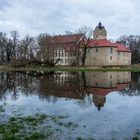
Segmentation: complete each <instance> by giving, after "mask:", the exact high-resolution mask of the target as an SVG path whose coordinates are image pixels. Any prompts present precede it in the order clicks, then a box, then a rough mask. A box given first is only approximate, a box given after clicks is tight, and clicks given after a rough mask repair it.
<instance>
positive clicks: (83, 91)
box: [0, 71, 140, 140]
mask: <svg viewBox="0 0 140 140" xmlns="http://www.w3.org/2000/svg"><path fill="white" fill-rule="evenodd" d="M139 138H140V73H131V72H61V71H60V72H50V73H45V74H38V73H33V72H30V73H29V72H25V73H23V72H20V73H19V72H8V73H6V72H0V139H11V140H13V139H17V140H18V139H23V140H24V139H26V140H27V139H41V140H44V139H45V140H46V139H49V140H54V139H60V140H65V139H68V140H69V139H70V140H71V139H72V140H83V139H85V140H86V139H88V140H91V139H97V140H101V139H105V140H109V139H117V140H118V139H120V140H121V139H139Z"/></svg>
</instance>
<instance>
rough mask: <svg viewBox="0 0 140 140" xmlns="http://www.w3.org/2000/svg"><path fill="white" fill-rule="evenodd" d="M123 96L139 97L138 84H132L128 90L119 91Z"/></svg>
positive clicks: (139, 89)
mask: <svg viewBox="0 0 140 140" xmlns="http://www.w3.org/2000/svg"><path fill="white" fill-rule="evenodd" d="M119 93H120V95H123V96H140V84H137V83H132V84H131V85H129V86H128V88H125V89H123V90H122V91H119Z"/></svg>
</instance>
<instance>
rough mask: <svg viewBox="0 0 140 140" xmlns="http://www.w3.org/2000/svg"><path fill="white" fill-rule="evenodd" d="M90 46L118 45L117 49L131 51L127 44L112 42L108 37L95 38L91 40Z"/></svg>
mask: <svg viewBox="0 0 140 140" xmlns="http://www.w3.org/2000/svg"><path fill="white" fill-rule="evenodd" d="M88 45H89V47H116V48H117V51H127V52H131V50H129V49H128V48H127V47H126V46H124V45H121V44H118V43H112V42H111V41H109V40H107V39H100V40H95V39H92V40H90V42H89V44H88Z"/></svg>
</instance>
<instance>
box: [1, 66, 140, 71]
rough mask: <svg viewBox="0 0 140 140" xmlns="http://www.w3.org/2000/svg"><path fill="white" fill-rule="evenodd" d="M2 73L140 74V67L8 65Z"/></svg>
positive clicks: (2, 69)
mask: <svg viewBox="0 0 140 140" xmlns="http://www.w3.org/2000/svg"><path fill="white" fill-rule="evenodd" d="M0 71H15V72H18V71H20V72H25V71H30V72H31V71H32V72H41V71H43V72H51V71H70V72H76V71H96V72H97V71H101V72H106V71H130V72H140V65H131V66H121V67H114V66H113V67H112V66H111V67H99V66H98V67H97V66H95V67H86V66H85V67H81V66H79V67H73V66H71V67H70V66H55V67H44V66H42V67H40V66H33V67H31V66H30V67H20V68H14V67H11V66H8V65H1V66H0Z"/></svg>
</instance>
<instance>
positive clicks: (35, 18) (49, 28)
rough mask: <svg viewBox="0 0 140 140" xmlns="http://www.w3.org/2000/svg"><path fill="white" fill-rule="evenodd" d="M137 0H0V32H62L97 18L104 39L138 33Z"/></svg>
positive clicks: (93, 22)
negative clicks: (100, 23)
mask: <svg viewBox="0 0 140 140" xmlns="http://www.w3.org/2000/svg"><path fill="white" fill-rule="evenodd" d="M139 9H140V0H0V31H2V32H9V31H11V30H17V31H18V32H19V33H20V34H21V36H23V35H25V34H27V33H28V34H30V35H38V34H39V33H50V34H53V33H54V34H64V33H65V31H75V30H76V29H78V28H80V27H81V26H83V25H85V26H90V27H92V29H94V28H95V26H96V25H97V24H98V22H99V21H101V22H102V24H103V25H104V26H105V27H106V29H107V33H108V38H112V39H116V38H118V37H119V36H121V35H124V34H126V35H129V34H135V35H140V27H139V26H140V10H139Z"/></svg>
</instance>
